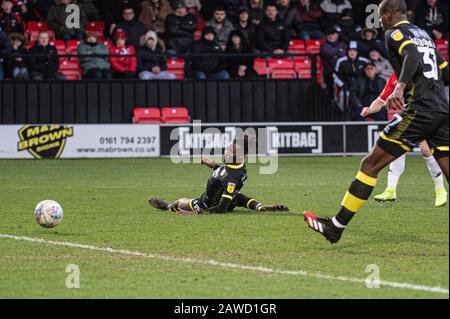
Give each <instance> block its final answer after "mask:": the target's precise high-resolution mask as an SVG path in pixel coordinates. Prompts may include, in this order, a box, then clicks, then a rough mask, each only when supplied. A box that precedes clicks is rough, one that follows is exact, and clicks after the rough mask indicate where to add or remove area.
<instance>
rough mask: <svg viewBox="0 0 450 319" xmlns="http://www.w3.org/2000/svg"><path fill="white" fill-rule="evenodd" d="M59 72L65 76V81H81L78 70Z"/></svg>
mask: <svg viewBox="0 0 450 319" xmlns="http://www.w3.org/2000/svg"><path fill="white" fill-rule="evenodd" d="M60 72H61V73H62V74H64V75H65V77H66V80H69V81H74V80H81V71H80V69H76V70H71V69H69V70H64V69H63V70H60Z"/></svg>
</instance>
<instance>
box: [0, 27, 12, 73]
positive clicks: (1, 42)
mask: <svg viewBox="0 0 450 319" xmlns="http://www.w3.org/2000/svg"><path fill="white" fill-rule="evenodd" d="M11 51H12V48H11V43H10V41H9V38H8V34H7V33H6V32H4V31H3V30H2V29H1V28H0V81H1V80H3V79H4V78H5V71H4V66H3V63H4V58H5V57H6V56H7V55H8V54H10V53H11Z"/></svg>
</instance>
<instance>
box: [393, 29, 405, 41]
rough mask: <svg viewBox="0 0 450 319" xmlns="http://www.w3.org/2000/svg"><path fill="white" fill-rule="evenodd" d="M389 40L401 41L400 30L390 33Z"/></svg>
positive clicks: (401, 34)
mask: <svg viewBox="0 0 450 319" xmlns="http://www.w3.org/2000/svg"><path fill="white" fill-rule="evenodd" d="M391 38H392V39H394V40H395V41H400V40H402V39H403V33H402V31H400V30H395V31H394V32H392V33H391Z"/></svg>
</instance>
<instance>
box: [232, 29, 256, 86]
mask: <svg viewBox="0 0 450 319" xmlns="http://www.w3.org/2000/svg"><path fill="white" fill-rule="evenodd" d="M225 52H226V53H229V54H252V53H253V49H252V47H251V46H250V45H249V44H248V42H247V38H246V37H245V36H244V35H243V34H242V32H241V31H239V30H234V31H231V33H230V37H229V39H228V43H227V48H226V50H225ZM226 59H227V61H226V65H227V72H228V74H230V77H231V78H252V77H256V72H255V71H254V69H253V62H254V60H253V57H251V56H232V57H231V56H230V57H227V58H226Z"/></svg>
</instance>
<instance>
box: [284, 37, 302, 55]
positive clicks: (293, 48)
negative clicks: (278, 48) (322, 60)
mask: <svg viewBox="0 0 450 319" xmlns="http://www.w3.org/2000/svg"><path fill="white" fill-rule="evenodd" d="M288 52H289V53H294V54H299V53H306V48H305V41H303V40H292V41H290V42H289V47H288Z"/></svg>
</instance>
